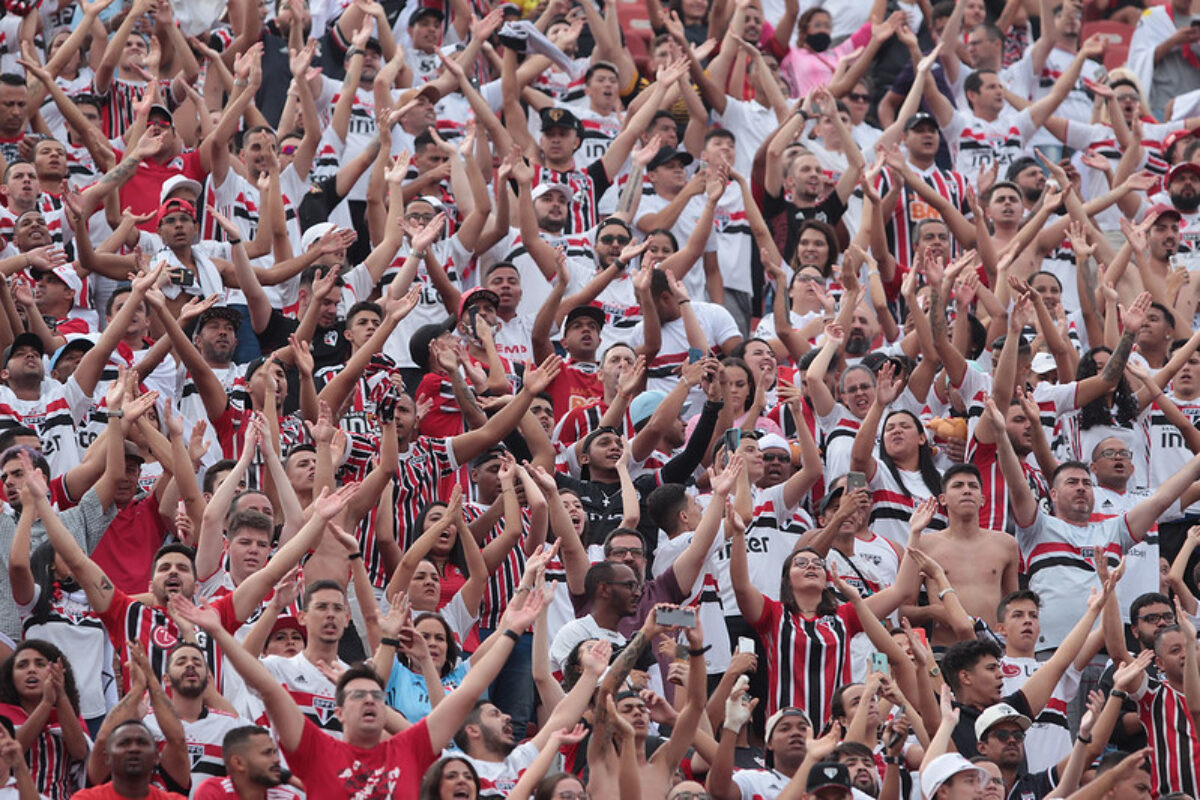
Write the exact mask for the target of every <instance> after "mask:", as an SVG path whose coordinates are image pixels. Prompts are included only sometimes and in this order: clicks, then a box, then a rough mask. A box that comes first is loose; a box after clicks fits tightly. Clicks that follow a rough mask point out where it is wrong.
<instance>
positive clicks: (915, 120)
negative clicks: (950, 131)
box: [904, 111, 941, 131]
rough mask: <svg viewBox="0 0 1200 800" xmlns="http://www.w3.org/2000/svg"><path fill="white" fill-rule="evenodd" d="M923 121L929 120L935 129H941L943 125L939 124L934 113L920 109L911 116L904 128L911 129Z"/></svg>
mask: <svg viewBox="0 0 1200 800" xmlns="http://www.w3.org/2000/svg"><path fill="white" fill-rule="evenodd" d="M922 122H928V123H929V124H930V125H932V126H933V127H934V128H935V129H937V130H941V126H940V125H938V121H937V119H936V118H935V117H934V116H933V114H930V113H928V112H926V111H918V112H917V113H915V114H913V115H912V116H911V117H909V118H908V122H906V123H904V130H906V131H911V130H912V129H913V128H915V127H917V126H918V125H920V124H921V123H922Z"/></svg>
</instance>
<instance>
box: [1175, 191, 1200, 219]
mask: <svg viewBox="0 0 1200 800" xmlns="http://www.w3.org/2000/svg"><path fill="white" fill-rule="evenodd" d="M1171 205H1173V206H1175V207H1176V208H1177V209H1179V210H1180V211H1182V212H1183V213H1185V214H1190V213H1192V212H1193V211H1195V210H1196V209H1197V208H1200V194H1186V195H1185V194H1183V193H1181V192H1171Z"/></svg>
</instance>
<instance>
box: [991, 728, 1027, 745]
mask: <svg viewBox="0 0 1200 800" xmlns="http://www.w3.org/2000/svg"><path fill="white" fill-rule="evenodd" d="M988 736H992V737H994V738H996V739H999V740H1000V741H1001V742H1007V741H1009V740H1012V741H1014V742H1023V741H1025V731H1023V730H1021V729H1020V728H1018V729H1017V730H1015V731H1009V730H1002V731H988Z"/></svg>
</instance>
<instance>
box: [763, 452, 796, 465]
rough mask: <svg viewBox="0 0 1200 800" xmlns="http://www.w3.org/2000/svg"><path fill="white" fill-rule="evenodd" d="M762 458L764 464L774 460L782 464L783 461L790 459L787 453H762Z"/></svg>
mask: <svg viewBox="0 0 1200 800" xmlns="http://www.w3.org/2000/svg"><path fill="white" fill-rule="evenodd" d="M762 460H763V463H764V464H770V463H773V462H775V461H778V462H780V463H781V464H782V463H784V462H787V461H791V460H792V459H791V457H790V456H789V455H788V454H787V453H763V454H762Z"/></svg>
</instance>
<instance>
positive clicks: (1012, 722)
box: [975, 703, 1058, 798]
mask: <svg viewBox="0 0 1200 800" xmlns="http://www.w3.org/2000/svg"><path fill="white" fill-rule="evenodd" d="M1031 724H1033V723H1032V722H1031V721H1030V719H1029V717H1027V716H1025V715H1024V714H1022V713H1021V712H1020V711H1017V709H1015V708H1013V707H1012V706H1010V705H1009V704H1008V703H997V704H996V705H994V706H992V707H990V708H988V709H987V710H986V711H984V712H983V713H982V714H980V715H979V719H977V720H975V736H976V738H977V739H978V740H979V744H978V748H979V753H980V754H981V755H983V756H985V757H987V758H988V759H989V760H990V761H991V762H992V763H994V764H995V765H996V766H998V767H1000V773H1001V774H1002V775H1003V776H1004V788H1005V792H1006V794H1007V796H1009V797H1022V798H1024V797H1045V796H1046V795H1048V794H1049V793H1050V792H1051V791H1052V790H1053V789H1054V786H1055V784H1056V783H1057V779H1058V774H1057V768H1056V767H1051V768H1050V769H1047V770H1044V771H1041V772H1035V773H1030V772H1028V771H1026V770H1024V769H1023V765H1024V762H1025V731H1027V730H1028V729H1029V726H1030V725H1031Z"/></svg>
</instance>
